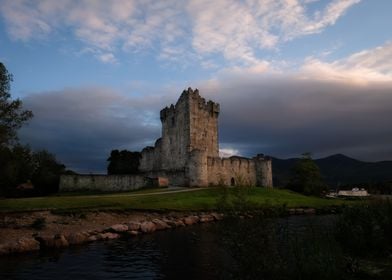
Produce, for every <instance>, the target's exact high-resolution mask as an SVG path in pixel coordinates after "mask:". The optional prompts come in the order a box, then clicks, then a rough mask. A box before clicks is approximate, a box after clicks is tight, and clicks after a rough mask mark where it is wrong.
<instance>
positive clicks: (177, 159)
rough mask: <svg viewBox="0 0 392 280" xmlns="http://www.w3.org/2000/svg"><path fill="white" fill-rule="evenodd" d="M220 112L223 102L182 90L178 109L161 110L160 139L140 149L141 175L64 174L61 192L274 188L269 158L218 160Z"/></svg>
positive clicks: (192, 91)
mask: <svg viewBox="0 0 392 280" xmlns="http://www.w3.org/2000/svg"><path fill="white" fill-rule="evenodd" d="M219 110H220V108H219V104H217V103H214V102H212V101H208V102H206V100H205V99H204V98H202V97H201V96H200V95H199V91H198V90H197V89H196V90H192V89H191V88H189V89H188V90H184V91H183V92H182V94H181V96H180V98H179V99H178V101H177V103H176V104H175V105H173V104H172V105H171V106H170V107H166V108H164V109H162V110H161V112H160V118H161V122H162V137H161V138H159V139H158V140H156V142H155V145H154V147H146V148H144V149H143V150H142V153H141V155H142V157H141V160H140V166H139V171H140V174H137V175H109V176H106V175H64V176H62V177H61V179H60V190H61V191H76V190H80V189H88V190H100V191H126V190H134V189H138V188H142V187H144V186H147V185H151V184H154V185H165V184H168V185H172V186H190V187H207V186H214V185H220V184H224V185H239V184H247V185H252V186H264V187H272V168H271V160H270V159H269V158H267V157H264V156H263V155H257V156H255V157H253V158H244V157H239V156H232V157H229V158H220V157H219V144H218V117H219Z"/></svg>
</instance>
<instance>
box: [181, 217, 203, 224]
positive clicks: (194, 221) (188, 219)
mask: <svg viewBox="0 0 392 280" xmlns="http://www.w3.org/2000/svg"><path fill="white" fill-rule="evenodd" d="M199 220H200V219H199V217H198V216H188V217H185V218H184V220H183V221H184V224H186V225H193V224H197V223H198V222H199Z"/></svg>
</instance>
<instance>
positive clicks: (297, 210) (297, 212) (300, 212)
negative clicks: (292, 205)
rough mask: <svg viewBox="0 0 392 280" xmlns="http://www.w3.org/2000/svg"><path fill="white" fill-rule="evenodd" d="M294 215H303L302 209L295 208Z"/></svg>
mask: <svg viewBox="0 0 392 280" xmlns="http://www.w3.org/2000/svg"><path fill="white" fill-rule="evenodd" d="M295 213H296V214H303V213H304V209H302V208H297V209H295Z"/></svg>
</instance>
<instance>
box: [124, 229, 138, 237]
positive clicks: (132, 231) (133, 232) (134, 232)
mask: <svg viewBox="0 0 392 280" xmlns="http://www.w3.org/2000/svg"><path fill="white" fill-rule="evenodd" d="M127 233H128V234H129V235H131V236H136V235H138V234H139V232H138V231H136V230H130V231H127Z"/></svg>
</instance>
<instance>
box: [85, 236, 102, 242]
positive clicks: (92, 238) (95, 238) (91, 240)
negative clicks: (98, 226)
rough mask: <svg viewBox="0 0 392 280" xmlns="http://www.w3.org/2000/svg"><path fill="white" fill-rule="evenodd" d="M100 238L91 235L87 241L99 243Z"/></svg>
mask: <svg viewBox="0 0 392 280" xmlns="http://www.w3.org/2000/svg"><path fill="white" fill-rule="evenodd" d="M99 239H100V238H99V237H98V235H90V236H89V237H88V238H87V241H89V242H93V241H97V240H99Z"/></svg>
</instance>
